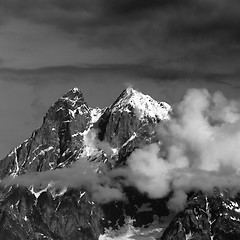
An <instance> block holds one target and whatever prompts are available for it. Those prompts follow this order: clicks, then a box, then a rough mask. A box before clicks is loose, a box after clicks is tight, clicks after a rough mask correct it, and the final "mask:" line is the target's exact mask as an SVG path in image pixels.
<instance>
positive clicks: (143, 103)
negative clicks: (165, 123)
mask: <svg viewBox="0 0 240 240" xmlns="http://www.w3.org/2000/svg"><path fill="white" fill-rule="evenodd" d="M110 108H111V112H116V111H125V112H133V113H134V114H135V115H136V116H137V117H138V118H139V119H143V118H146V117H147V118H152V119H158V120H164V119H169V114H168V113H169V111H171V106H170V105H169V104H167V103H165V102H158V101H156V100H154V99H153V98H151V97H150V96H149V95H145V94H143V93H141V92H139V91H137V90H135V89H133V88H131V87H129V88H127V89H125V90H124V91H123V92H122V93H121V95H120V96H119V97H118V98H117V100H116V101H115V102H114V103H113V105H112V106H111V107H110Z"/></svg>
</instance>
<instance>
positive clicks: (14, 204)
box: [0, 88, 240, 240]
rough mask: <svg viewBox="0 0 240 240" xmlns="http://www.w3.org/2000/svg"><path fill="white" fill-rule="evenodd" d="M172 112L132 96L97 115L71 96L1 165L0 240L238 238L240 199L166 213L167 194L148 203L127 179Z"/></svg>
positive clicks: (223, 194)
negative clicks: (132, 162) (135, 157)
mask: <svg viewBox="0 0 240 240" xmlns="http://www.w3.org/2000/svg"><path fill="white" fill-rule="evenodd" d="M172 114H173V109H172V107H171V106H170V105H169V104H167V103H165V102H158V101H156V100H154V99H152V98H151V97H150V96H148V95H144V94H143V93H141V92H139V91H136V90H134V89H132V88H127V89H125V90H124V91H123V92H122V93H121V94H120V96H119V97H118V98H117V99H116V101H115V102H114V103H113V104H112V105H110V106H109V107H106V108H103V109H100V108H91V107H89V106H88V104H87V103H86V102H85V100H84V97H83V94H82V92H81V91H80V90H79V89H77V88H73V89H71V90H69V91H68V92H67V93H66V94H65V95H64V96H63V97H61V98H60V99H59V100H57V101H56V102H55V103H54V104H53V105H52V106H51V107H50V108H49V110H48V111H47V113H46V115H45V117H44V118H43V124H42V126H41V127H40V128H39V129H37V130H35V131H33V133H32V135H31V137H29V138H28V139H27V140H25V141H24V142H22V143H21V144H20V145H19V146H18V147H16V148H14V149H13V150H12V151H11V152H10V153H9V154H8V155H7V156H6V157H5V158H4V159H2V160H1V161H0V178H1V180H2V183H1V191H0V239H7V240H25V239H29V240H35V239H48V240H50V239H52V240H98V239H99V240H110V239H158V240H160V239H162V240H185V239H186V240H189V239H193V240H200V239H202V240H203V239H204V240H205V239H206V240H228V239H240V195H239V194H234V195H232V194H231V192H230V191H228V190H227V189H225V191H220V190H219V189H217V188H216V189H215V191H214V194H213V195H208V194H206V193H204V192H201V191H197V190H196V191H193V192H191V193H189V194H188V198H187V204H186V207H185V209H184V210H182V211H180V212H178V213H173V212H172V211H171V210H169V209H168V204H167V203H168V200H169V198H170V196H171V194H172V193H169V194H168V196H166V197H164V198H151V197H150V196H149V195H148V194H146V193H144V192H142V191H140V190H139V189H138V188H137V187H136V186H135V185H134V184H130V183H129V181H126V179H125V178H124V176H125V175H126V174H129V172H127V171H126V169H127V167H126V166H127V161H128V158H129V157H130V156H131V154H132V153H133V152H134V151H136V149H142V148H143V147H145V146H147V145H149V144H152V143H156V144H158V143H159V136H158V133H157V132H156V127H157V126H158V125H159V124H161V123H164V122H167V121H171V115H172ZM120 173H121V174H120Z"/></svg>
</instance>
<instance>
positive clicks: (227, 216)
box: [162, 189, 240, 240]
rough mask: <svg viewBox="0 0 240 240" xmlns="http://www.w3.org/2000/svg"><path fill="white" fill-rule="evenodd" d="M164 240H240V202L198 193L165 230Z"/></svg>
mask: <svg viewBox="0 0 240 240" xmlns="http://www.w3.org/2000/svg"><path fill="white" fill-rule="evenodd" d="M162 239H163V240H166V239H168V240H170V239H172V240H173V239H174V240H175V239H179V240H182V239H194V240H203V239H204V240H205V239H209V240H219V239H220V240H228V239H231V240H232V239H234V240H237V239H240V198H239V195H237V196H235V197H233V196H231V195H230V194H229V193H228V191H227V190H226V191H224V192H220V191H218V190H217V189H216V190H215V193H214V196H211V197H210V196H207V195H204V194H202V193H197V194H195V195H194V196H192V197H191V198H189V200H188V205H187V207H186V208H185V210H184V211H182V212H181V213H179V214H178V215H177V216H176V217H175V219H174V220H173V221H172V222H171V223H170V225H169V226H168V228H167V229H166V230H165V232H164V234H163V236H162Z"/></svg>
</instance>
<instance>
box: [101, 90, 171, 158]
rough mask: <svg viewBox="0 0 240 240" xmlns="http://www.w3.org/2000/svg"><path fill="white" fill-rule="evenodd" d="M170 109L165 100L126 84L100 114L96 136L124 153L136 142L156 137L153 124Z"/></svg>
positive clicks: (142, 143)
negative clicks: (159, 100)
mask: <svg viewBox="0 0 240 240" xmlns="http://www.w3.org/2000/svg"><path fill="white" fill-rule="evenodd" d="M170 111H171V107H170V105H168V104H167V103H164V102H158V101H156V100H154V99H153V98H151V97H150V96H148V95H144V94H143V93H141V92H139V91H137V90H134V89H133V88H127V89H125V90H124V91H123V92H122V93H121V94H120V96H119V97H118V98H117V99H116V101H115V102H114V103H113V104H112V105H111V106H110V107H109V108H107V109H106V110H105V112H104V114H103V115H102V116H101V117H100V120H99V124H98V126H99V128H100V134H99V138H100V139H101V140H105V141H107V142H109V143H110V144H111V146H112V147H113V148H115V149H118V150H119V151H120V152H121V156H127V154H128V153H130V152H131V151H133V149H134V148H135V147H136V146H138V147H141V146H143V145H145V144H148V143H151V142H152V141H155V140H156V136H155V127H156V124H158V123H159V122H160V121H163V120H168V119H169V118H170V117H169V116H170V115H169V112H170ZM122 159H123V157H122Z"/></svg>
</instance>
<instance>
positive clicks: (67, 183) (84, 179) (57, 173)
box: [1, 159, 124, 203]
mask: <svg viewBox="0 0 240 240" xmlns="http://www.w3.org/2000/svg"><path fill="white" fill-rule="evenodd" d="M49 182H54V183H55V185H56V186H58V187H70V188H84V189H86V190H87V191H88V192H89V193H90V194H91V195H92V198H93V200H94V201H97V202H99V203H106V202H109V201H112V200H123V199H124V194H123V193H122V192H121V189H120V188H119V187H118V186H113V185H112V184H113V183H114V182H113V181H111V179H110V178H109V176H108V175H107V174H98V173H96V169H95V168H94V166H93V165H91V164H90V163H89V162H88V161H87V160H86V159H79V160H78V161H76V162H75V163H73V164H72V165H71V167H70V168H62V169H55V170H49V171H45V172H38V173H30V174H24V175H20V176H17V177H14V178H13V177H12V176H9V177H6V178H5V179H3V180H2V182H1V185H5V186H6V185H8V186H9V185H15V184H18V185H21V186H26V187H30V186H35V187H38V186H47V185H48V183H49Z"/></svg>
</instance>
